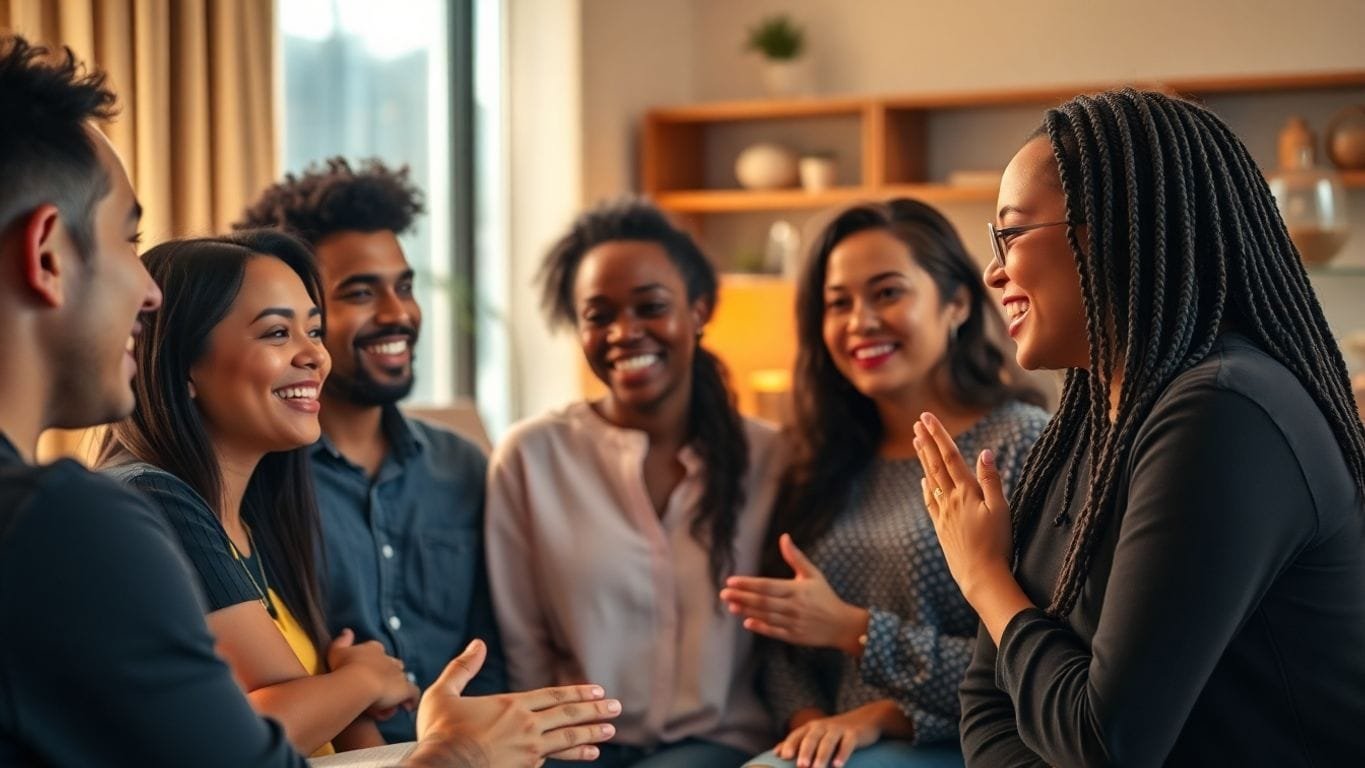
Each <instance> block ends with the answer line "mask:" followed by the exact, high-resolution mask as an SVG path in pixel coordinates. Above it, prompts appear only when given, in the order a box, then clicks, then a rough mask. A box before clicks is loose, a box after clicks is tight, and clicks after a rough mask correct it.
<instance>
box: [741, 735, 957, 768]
mask: <svg viewBox="0 0 1365 768" xmlns="http://www.w3.org/2000/svg"><path fill="white" fill-rule="evenodd" d="M963 765H964V763H963V761H962V750H961V749H960V748H958V746H957V745H956V744H926V745H924V746H921V747H916V746H912V745H911V744H910V743H909V742H904V741H895V740H891V739H888V740H886V741H879V742H877V743H876V744H873V745H872V746H870V747H862V748H860V749H858V750H856V751H855V752H854V753H853V757H850V758H849V759H848V762H847V763H844V768H962V766H963ZM744 768H796V763H795V762H794V761H791V760H783V759H782V758H780V757H778V756H777V755H775V754H773V751H772V750H768V751H767V752H764V753H763V754H761V755H759V756H758V757H755V758H754V759H752V760H750V761H749V762H747V763H745V764H744Z"/></svg>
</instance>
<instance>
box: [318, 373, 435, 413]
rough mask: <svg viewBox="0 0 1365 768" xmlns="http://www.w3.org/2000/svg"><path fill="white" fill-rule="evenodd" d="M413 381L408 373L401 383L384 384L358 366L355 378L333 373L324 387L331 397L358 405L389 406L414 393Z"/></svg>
mask: <svg viewBox="0 0 1365 768" xmlns="http://www.w3.org/2000/svg"><path fill="white" fill-rule="evenodd" d="M413 380H414V377H413V375H412V373H408V375H407V377H406V378H405V379H403V380H402V381H400V382H397V383H394V384H384V383H381V382H378V381H375V379H374V377H373V376H371V375H370V372H369V371H367V370H365V368H364V367H363V366H357V367H356V370H355V375H354V376H344V375H341V374H338V373H335V372H334V373H332V374H331V375H330V376H328V377H327V383H326V384H324V385H323V387H324V389H326V391H327V393H328V394H330V395H331V396H333V397H335V398H337V399H339V400H346V401H348V402H351V403H354V404H356V405H364V406H371V405H389V404H391V403H396V402H398V401H399V400H402V399H403V398H405V397H407V396H408V393H409V392H411V391H412V385H413Z"/></svg>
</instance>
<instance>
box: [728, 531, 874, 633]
mask: <svg viewBox="0 0 1365 768" xmlns="http://www.w3.org/2000/svg"><path fill="white" fill-rule="evenodd" d="M778 547H779V549H780V550H781V552H782V559H784V560H786V561H787V564H788V565H790V566H791V568H792V571H793V573H794V574H795V576H794V577H793V578H790V579H766V578H760V577H757V576H731V577H730V578H728V579H726V580H725V588H724V589H722V590H721V591H720V599H721V600H722V601H724V603H725V605H726V607H727V608H728V609H729V610H730V612H731V613H734V614H739V615H742V616H743V617H744V628H745V629H747V630H749V631H750V632H754V633H757V634H760V635H764V636H766V637H771V638H773V639H775V640H781V641H783V642H787V643H793V644H796V645H805V646H810V647H813V648H838V649H840V650H842V651H845V652H847V653H850V654H853V655H855V656H857V655H861V653H862V644H861V643H860V642H859V641H858V638H859V637H861V636H862V635H863V634H864V633H866V632H867V622H868V613H867V611H866V610H865V609H862V608H859V607H857V606H853V605H849V604H848V603H845V602H844V601H843V600H841V599H840V598H839V596H838V595H837V594H835V592H834V589H833V588H832V587H830V585H829V582H828V581H826V580H825V575H824V574H823V573H821V572H820V569H819V568H816V567H815V564H814V563H812V562H811V561H810V560H809V559H807V558H806V555H805V553H803V552H802V551H801V550H800V549H798V548H797V546H796V544H795V543H794V542H793V541H792V538H791V536H790V535H788V534H785V533H784V534H782V537H781V538H780V539H779V540H778Z"/></svg>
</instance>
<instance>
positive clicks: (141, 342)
mask: <svg viewBox="0 0 1365 768" xmlns="http://www.w3.org/2000/svg"><path fill="white" fill-rule="evenodd" d="M256 258H276V259H279V260H280V261H283V262H284V263H285V264H286V265H288V266H289V268H290V269H292V270H293V271H294V273H295V274H296V275H298V276H299V279H300V280H302V281H303V285H304V288H305V289H306V290H307V291H308V297H309V298H311V299H312V300H313V301H314V303H316V304H317V305H318V307H319V308H322V307H323V297H322V281H321V279H320V278H319V277H318V273H317V267H316V265H314V263H313V256H312V254H311V253H310V252H309V250H308V247H307V246H306V245H304V244H303V243H301V242H299V241H298V240H297V239H295V238H293V237H291V236H289V235H287V234H285V233H283V232H279V231H275V230H255V231H250V232H236V233H233V234H231V235H224V236H220V237H201V238H192V239H186V240H171V241H168V242H165V243H162V244H160V245H157V246H156V247H154V248H151V249H150V250H148V251H147V253H146V254H144V255H143V257H142V261H143V263H145V264H146V265H147V271H148V272H149V273H151V276H152V279H154V280H156V282H157V285H159V286H161V290H162V292H163V294H164V296H165V300H164V302H163V303H162V305H161V309H160V310H158V311H157V312H156V313H154V314H152V315H149V316H145V317H144V319H143V321H142V323H143V330H142V334H141V335H140V336H139V337H138V340H137V344H136V346H135V350H136V356H137V376H136V378H134V380H133V389H134V392H135V393H136V395H137V406H136V407H135V408H134V409H133V413H132V415H130V416H129V417H128V418H126V419H124V420H123V421H120V422H118V423H116V424H113V425H112V426H111V427H110V429H109V432H108V433H107V435H106V437H105V442H104V445H103V447H102V448H101V450H100V457H99V459H98V461H97V463H98V464H100V465H102V466H109V465H114V464H120V463H123V462H124V461H126V460H127V457H128V456H131V457H133V458H135V459H137V460H139V461H145V462H147V463H149V464H152V465H155V466H157V467H159V468H161V469H164V470H165V471H167V472H169V473H171V474H172V475H175V476H176V477H178V478H180V479H181V480H183V481H185V482H186V483H187V484H188V485H189V486H190V487H191V488H193V489H194V490H195V491H196V492H197V493H198V494H199V495H200V496H202V497H203V499H204V500H205V501H206V502H208V504H209V505H210V507H211V508H213V509H214V510H215V511H220V510H219V507H220V506H221V504H222V487H223V483H222V472H221V471H220V469H219V466H218V459H217V457H216V454H215V453H214V450H213V446H212V444H211V443H210V441H209V435H208V430H207V429H206V427H205V425H204V421H203V418H202V417H201V416H200V413H199V408H198V406H196V405H195V404H194V401H193V400H192V399H191V397H190V391H189V387H188V386H187V385H186V382H188V381H189V376H190V369H191V368H192V367H193V366H194V364H195V363H196V362H198V361H199V359H200V358H201V357H202V356H203V355H204V353H205V352H206V351H207V350H208V345H209V336H210V334H211V333H212V332H213V329H214V328H215V327H217V325H218V323H220V322H222V320H223V318H224V317H225V316H226V315H227V313H228V312H229V311H230V310H231V309H232V304H233V302H235V301H236V300H237V294H238V293H240V292H241V288H242V281H243V280H244V279H245V275H246V266H247V263H248V262H250V261H251V260H252V259H256ZM310 449H311V446H303V447H300V448H295V449H293V450H289V451H277V452H274V453H269V454H266V456H265V458H263V459H261V462H260V463H259V464H257V465H256V470H255V471H254V472H253V473H252V475H251V479H250V480H249V481H248V482H247V488H246V495H245V496H243V498H242V519H243V520H244V521H246V523H247V525H248V526H250V528H251V530H252V531H254V532H255V538H254V541H255V545H256V546H257V547H259V548H260V550H261V551H262V552H264V553H265V557H264V561H265V563H266V567H267V568H268V570H269V573H270V578H271V581H272V582H273V583H275V584H278V585H279V587H280V597H281V598H282V599H283V600H284V604H285V605H286V606H287V607H288V608H289V611H290V612H291V613H292V614H294V616H295V617H296V618H297V619H298V621H299V623H300V624H301V625H302V626H303V629H304V631H305V632H306V633H307V634H308V637H309V639H310V640H312V641H313V645H314V647H316V648H317V651H318V654H319V655H320V656H321V657H323V658H325V657H326V654H327V642H328V641H327V629H326V621H325V620H324V618H323V608H322V596H321V590H320V588H319V586H318V577H317V574H318V573H319V569H318V562H317V552H318V551H319V550H318V542H319V541H320V536H321V534H320V532H319V523H318V510H317V502H316V497H315V494H314V491H313V480H312V472H311V471H310V470H309V468H308V452H309V450H310ZM220 513H221V512H220Z"/></svg>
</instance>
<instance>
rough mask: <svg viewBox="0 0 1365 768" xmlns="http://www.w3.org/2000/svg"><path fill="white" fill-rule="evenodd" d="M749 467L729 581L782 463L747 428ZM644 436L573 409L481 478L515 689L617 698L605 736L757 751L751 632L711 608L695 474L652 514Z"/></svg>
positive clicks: (771, 437) (743, 561) (699, 475)
mask: <svg viewBox="0 0 1365 768" xmlns="http://www.w3.org/2000/svg"><path fill="white" fill-rule="evenodd" d="M745 428H746V432H747V435H748V440H749V464H750V466H749V472H748V475H747V477H746V478H745V482H744V489H745V498H744V505H743V507H742V509H741V510H740V514H739V521H738V526H737V534H736V537H735V572H737V573H754V572H756V571H757V569H758V560H759V551H760V549H761V547H762V543H763V536H764V534H765V532H766V529H767V525H768V519H769V515H770V512H771V510H772V506H773V502H774V497H775V495H776V493H777V485H778V481H779V479H780V474H781V472H782V470H783V468H784V461H785V455H784V453H785V452H784V451H782V450H781V449H780V446H779V442H778V439H777V434H776V432H775V431H774V430H773V429H772V428H770V427H768V426H765V425H764V424H762V423H761V422H757V421H752V420H746V423H745ZM648 448H649V439H648V437H647V436H646V435H645V434H644V433H643V432H640V431H637V430H630V429H622V428H620V427H616V426H614V425H612V424H610V423H608V422H607V421H606V420H604V419H603V418H602V417H601V416H599V415H598V414H597V413H596V411H594V410H593V409H592V407H591V406H590V405H589V404H587V403H585V402H580V403H575V404H574V405H571V406H569V407H567V408H565V409H563V410H561V411H557V412H554V413H551V414H548V415H546V416H543V417H540V418H537V419H532V420H529V421H526V422H522V423H521V424H518V425H517V426H516V427H514V428H513V430H512V432H511V434H509V435H508V437H507V438H506V439H505V440H504V441H503V442H502V444H501V445H499V446H498V448H497V450H496V451H494V453H493V457H492V461H491V464H490V467H489V481H488V510H487V523H486V524H487V543H486V546H487V551H488V570H489V578H490V580H491V583H492V590H493V602H494V605H495V607H496V609H497V616H498V622H499V624H500V626H501V629H502V640H503V647H504V650H505V652H506V657H507V670H508V677H509V679H510V681H511V684H512V687H513V689H515V690H526V689H531V688H539V687H542V686H548V685H565V684H571V683H582V682H593V683H597V684H600V685H602V686H603V687H604V688H605V689H606V691H607V695H608V696H612V697H615V698H618V699H620V700H621V703H622V708H623V711H622V713H621V716H620V717H619V718H617V719H616V721H615V725H616V728H617V736H616V739H615V741H617V742H619V743H622V744H629V745H633V746H645V747H648V746H653V745H655V744H659V743H670V742H675V741H679V740H681V739H686V738H701V739H705V740H708V741H714V742H718V743H721V744H726V745H729V746H732V747H735V748H737V749H741V750H749V751H752V752H755V753H757V752H761V751H762V750H764V749H767V748H769V747H771V746H772V744H773V743H774V741H775V739H776V733H775V731H774V730H773V728H774V726H773V724H772V722H771V720H770V718H769V716H768V714H767V712H766V710H765V709H764V707H763V706H762V704H761V703H760V702H759V700H758V698H757V695H756V694H755V692H754V660H753V658H752V653H751V651H752V646H753V636H752V635H751V634H750V633H749V632H747V631H745V630H744V629H743V628H742V627H741V626H740V622H739V619H738V618H737V617H735V616H732V615H731V614H730V613H729V612H727V611H725V610H724V607H723V606H722V605H721V604H720V601H719V598H718V597H717V594H716V593H717V589H716V587H715V585H714V583H713V582H712V580H711V573H710V560H709V553H708V551H707V548H706V547H703V546H701V545H699V544H698V543H697V542H696V540H695V539H694V538H693V537H692V532H691V525H692V521H693V519H694V518H695V517H696V514H697V507H698V503H699V502H700V500H701V495H702V491H703V484H704V471H705V468H704V467H703V466H702V465H701V462H700V460H699V459H698V457H697V456H696V454H695V453H694V452H693V451H692V450H691V449H689V448H684V449H683V450H682V451H681V452H680V453H679V455H678V460H679V461H680V462H681V463H682V464H683V466H684V468H685V470H686V473H685V476H684V478H683V480H682V481H681V482H680V483H679V484H678V486H677V487H676V488H675V489H674V490H673V493H672V495H671V496H669V499H668V503H667V506H666V508H665V510H664V513H663V515H662V516H661V515H659V514H658V513H657V512H656V511H655V509H654V505H653V504H652V503H651V502H650V499H649V493H648V491H647V490H646V488H645V483H644V473H643V463H644V459H645V453H646V452H647V450H648Z"/></svg>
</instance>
